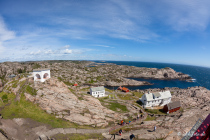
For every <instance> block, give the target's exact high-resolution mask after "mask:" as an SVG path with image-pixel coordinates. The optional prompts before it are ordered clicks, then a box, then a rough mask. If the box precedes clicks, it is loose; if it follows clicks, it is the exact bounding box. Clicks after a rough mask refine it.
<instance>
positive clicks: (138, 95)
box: [132, 92, 144, 98]
mask: <svg viewBox="0 0 210 140" xmlns="http://www.w3.org/2000/svg"><path fill="white" fill-rule="evenodd" d="M132 93H133V96H136V97H138V98H141V97H142V96H143V95H144V94H143V93H141V92H132Z"/></svg>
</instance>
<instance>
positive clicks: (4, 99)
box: [1, 94, 8, 103]
mask: <svg viewBox="0 0 210 140" xmlns="http://www.w3.org/2000/svg"><path fill="white" fill-rule="evenodd" d="M1 99H2V100H3V102H4V103H8V97H7V94H4V95H3V96H2V97H1Z"/></svg>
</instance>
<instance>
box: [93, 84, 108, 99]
mask: <svg viewBox="0 0 210 140" xmlns="http://www.w3.org/2000/svg"><path fill="white" fill-rule="evenodd" d="M90 95H92V96H94V97H104V96H105V88H104V87H103V86H101V87H92V88H90Z"/></svg>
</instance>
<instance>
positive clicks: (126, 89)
mask: <svg viewBox="0 0 210 140" xmlns="http://www.w3.org/2000/svg"><path fill="white" fill-rule="evenodd" d="M117 90H121V91H123V92H129V89H128V88H126V87H121V86H120V87H118V88H117Z"/></svg>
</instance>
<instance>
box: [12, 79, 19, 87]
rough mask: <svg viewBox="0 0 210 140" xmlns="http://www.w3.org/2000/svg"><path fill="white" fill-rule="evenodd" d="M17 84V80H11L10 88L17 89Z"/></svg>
mask: <svg viewBox="0 0 210 140" xmlns="http://www.w3.org/2000/svg"><path fill="white" fill-rule="evenodd" d="M18 82H19V81H18V80H13V81H12V82H11V84H12V87H13V88H16V87H17V84H18Z"/></svg>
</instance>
